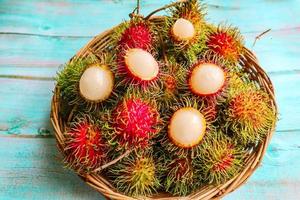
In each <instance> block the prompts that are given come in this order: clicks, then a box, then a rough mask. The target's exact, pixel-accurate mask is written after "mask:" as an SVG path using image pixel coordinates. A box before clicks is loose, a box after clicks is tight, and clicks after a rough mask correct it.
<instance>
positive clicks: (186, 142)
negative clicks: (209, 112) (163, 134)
mask: <svg viewBox="0 0 300 200" xmlns="http://www.w3.org/2000/svg"><path fill="white" fill-rule="evenodd" d="M168 129H169V130H168V135H169V138H170V139H171V140H172V142H173V143H174V144H175V145H177V146H179V147H183V148H189V147H193V146H195V145H197V144H199V143H200V141H201V140H202V138H203V136H204V134H205V131H206V120H205V118H204V116H203V115H202V114H201V113H200V112H199V111H198V110H197V109H195V108H191V107H185V108H181V109H179V110H177V111H176V112H175V113H174V114H173V116H172V118H171V121H170V124H169V127H168Z"/></svg>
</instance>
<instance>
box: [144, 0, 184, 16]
mask: <svg viewBox="0 0 300 200" xmlns="http://www.w3.org/2000/svg"><path fill="white" fill-rule="evenodd" d="M187 1H188V0H178V1H177V2H174V3H171V4H168V5H166V6H164V7H161V8H158V9H156V10H154V11H153V12H151V13H150V14H149V15H147V16H146V17H145V20H148V19H149V18H150V17H151V16H152V15H154V14H155V13H157V12H159V11H162V10H165V9H168V8H171V7H173V6H175V5H177V4H179V3H184V2H187Z"/></svg>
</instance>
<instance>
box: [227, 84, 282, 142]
mask: <svg viewBox="0 0 300 200" xmlns="http://www.w3.org/2000/svg"><path fill="white" fill-rule="evenodd" d="M249 87H250V88H249V89H248V90H245V91H241V92H240V93H237V94H236V95H235V96H233V97H232V99H231V100H230V101H229V104H228V110H227V113H226V114H227V115H226V117H225V120H226V127H230V128H231V129H232V131H233V133H234V135H235V137H236V138H237V139H238V140H239V142H241V143H243V144H247V143H251V142H252V143H255V142H257V141H259V140H261V139H262V138H263V137H264V136H265V135H266V133H267V132H268V130H269V129H270V128H272V125H273V123H274V122H275V121H276V116H275V113H274V112H273V110H272V107H271V105H270V97H269V96H268V94H267V93H265V92H264V91H262V90H256V89H253V88H252V87H253V86H249ZM251 88H252V89H251Z"/></svg>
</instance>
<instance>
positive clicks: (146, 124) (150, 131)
mask: <svg viewBox="0 0 300 200" xmlns="http://www.w3.org/2000/svg"><path fill="white" fill-rule="evenodd" d="M110 121H111V126H112V128H113V132H114V133H113V134H112V139H113V140H116V141H117V142H118V143H119V145H120V146H119V147H118V148H120V149H133V148H146V147H148V146H149V145H150V144H149V140H150V139H152V138H153V137H154V136H155V135H156V134H157V133H158V132H159V130H160V128H159V126H160V116H159V112H158V110H157V107H156V104H155V101H154V100H146V99H143V98H141V97H136V96H129V97H125V98H124V99H123V100H122V101H121V102H119V103H118V105H117V106H116V107H115V109H114V110H113V111H112V114H111V119H110Z"/></svg>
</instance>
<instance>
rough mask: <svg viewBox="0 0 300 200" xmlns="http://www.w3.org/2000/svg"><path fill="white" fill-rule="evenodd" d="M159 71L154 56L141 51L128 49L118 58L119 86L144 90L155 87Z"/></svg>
mask: <svg viewBox="0 0 300 200" xmlns="http://www.w3.org/2000/svg"><path fill="white" fill-rule="evenodd" d="M159 71H160V69H159V63H158V62H157V61H156V59H155V58H154V56H153V55H152V54H151V53H149V52H147V51H145V50H143V49H140V48H133V49H128V50H127V51H124V52H122V53H121V54H119V56H118V72H119V75H120V76H122V77H123V81H121V83H120V84H126V85H135V86H140V87H141V88H144V89H145V88H148V87H149V86H157V81H158V76H159Z"/></svg>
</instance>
